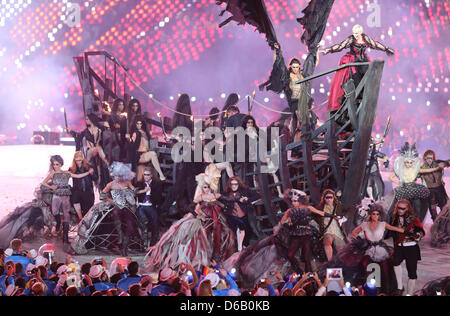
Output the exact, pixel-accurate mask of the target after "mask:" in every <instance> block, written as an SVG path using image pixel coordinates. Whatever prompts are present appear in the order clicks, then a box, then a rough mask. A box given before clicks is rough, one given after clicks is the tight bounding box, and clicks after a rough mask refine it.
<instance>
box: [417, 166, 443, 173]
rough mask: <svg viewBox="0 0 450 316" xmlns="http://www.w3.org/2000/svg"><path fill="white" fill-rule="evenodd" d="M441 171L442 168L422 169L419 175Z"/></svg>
mask: <svg viewBox="0 0 450 316" xmlns="http://www.w3.org/2000/svg"><path fill="white" fill-rule="evenodd" d="M440 169H441V166H437V167H436V168H429V169H428V168H424V169H420V170H419V173H432V172H436V171H439V170H440Z"/></svg>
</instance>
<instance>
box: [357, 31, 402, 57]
mask: <svg viewBox="0 0 450 316" xmlns="http://www.w3.org/2000/svg"><path fill="white" fill-rule="evenodd" d="M364 40H365V41H366V42H367V44H369V46H370V48H372V49H377V50H381V51H383V52H386V54H388V55H389V56H392V55H394V54H395V51H394V50H393V49H392V48H390V47H387V46H385V45H383V44H381V43H380V42H377V41H375V40H373V39H371V38H370V37H369V36H368V35H366V34H364Z"/></svg>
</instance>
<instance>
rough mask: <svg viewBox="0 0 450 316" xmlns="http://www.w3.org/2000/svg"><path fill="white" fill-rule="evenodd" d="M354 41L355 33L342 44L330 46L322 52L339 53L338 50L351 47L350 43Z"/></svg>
mask: <svg viewBox="0 0 450 316" xmlns="http://www.w3.org/2000/svg"><path fill="white" fill-rule="evenodd" d="M352 42H353V35H350V36H349V37H347V39H346V40H344V41H343V42H341V43H340V44H336V45H333V46H331V47H328V48H326V49H325V50H323V51H322V53H323V54H324V55H326V54H329V53H338V52H340V51H342V50H344V49H346V48H348V47H350V44H351V43H352Z"/></svg>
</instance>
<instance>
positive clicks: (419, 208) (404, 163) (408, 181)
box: [389, 143, 430, 223]
mask: <svg viewBox="0 0 450 316" xmlns="http://www.w3.org/2000/svg"><path fill="white" fill-rule="evenodd" d="M394 172H395V173H393V174H392V175H391V176H390V178H389V179H390V180H391V181H392V182H394V183H396V184H398V185H399V186H398V187H397V188H395V198H394V203H396V202H397V201H400V200H408V201H409V202H411V204H412V206H413V208H414V211H415V213H416V215H417V216H418V217H419V220H420V222H421V223H423V221H424V219H425V215H426V214H427V210H428V208H429V206H430V205H429V203H430V199H429V198H430V190H428V189H427V188H426V187H425V186H423V185H421V184H418V183H416V181H417V179H418V178H419V176H420V175H419V172H420V158H419V153H418V152H417V149H416V145H415V144H414V145H413V146H412V147H411V146H410V145H409V143H405V145H404V146H403V147H402V148H401V149H400V156H399V157H397V159H396V160H395V163H394ZM396 178H398V179H399V180H397V179H396Z"/></svg>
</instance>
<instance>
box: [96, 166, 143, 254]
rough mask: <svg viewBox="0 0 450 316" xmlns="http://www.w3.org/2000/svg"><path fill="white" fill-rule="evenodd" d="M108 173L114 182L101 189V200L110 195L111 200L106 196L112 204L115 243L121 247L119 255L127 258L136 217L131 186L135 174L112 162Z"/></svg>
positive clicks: (126, 167) (127, 168)
mask: <svg viewBox="0 0 450 316" xmlns="http://www.w3.org/2000/svg"><path fill="white" fill-rule="evenodd" d="M109 172H110V175H111V177H113V179H114V180H113V181H112V182H110V183H108V184H107V185H106V187H105V188H104V189H103V191H102V193H103V194H102V198H105V195H108V194H111V198H109V196H108V197H107V199H108V200H110V201H111V202H113V203H114V210H113V211H112V216H113V218H114V226H115V229H116V231H117V234H118V241H117V242H118V244H119V245H120V246H121V247H120V253H121V255H122V256H124V257H127V256H128V253H127V250H128V243H129V241H130V238H131V237H132V235H133V232H134V226H135V222H136V216H135V215H134V213H135V211H136V200H135V193H134V190H135V188H134V186H133V185H132V184H131V180H132V179H133V178H134V176H135V173H134V172H132V171H131V170H130V168H129V167H128V166H127V165H125V164H123V163H121V162H114V163H113V164H112V165H111V167H110V171H109ZM123 226H124V227H125V228H124V229H123Z"/></svg>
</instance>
